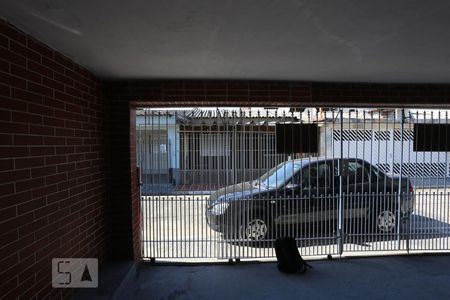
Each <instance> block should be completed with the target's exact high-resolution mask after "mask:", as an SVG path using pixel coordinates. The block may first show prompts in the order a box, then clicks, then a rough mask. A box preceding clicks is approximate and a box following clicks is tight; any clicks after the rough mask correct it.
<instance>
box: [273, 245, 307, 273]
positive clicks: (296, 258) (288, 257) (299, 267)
mask: <svg viewBox="0 0 450 300" xmlns="http://www.w3.org/2000/svg"><path fill="white" fill-rule="evenodd" d="M275 253H276V255H277V260H278V270H280V271H281V272H283V273H297V272H299V273H305V272H306V268H312V267H311V266H310V265H308V264H307V263H306V262H305V261H304V260H303V258H302V257H301V256H300V253H299V252H298V249H297V244H296V242H295V239H294V238H291V237H283V238H278V239H277V240H276V241H275Z"/></svg>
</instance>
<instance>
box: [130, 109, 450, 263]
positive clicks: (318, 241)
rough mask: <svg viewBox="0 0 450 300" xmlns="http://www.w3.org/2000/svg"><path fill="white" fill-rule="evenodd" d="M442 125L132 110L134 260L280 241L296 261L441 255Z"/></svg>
mask: <svg viewBox="0 0 450 300" xmlns="http://www.w3.org/2000/svg"><path fill="white" fill-rule="evenodd" d="M448 124H450V123H449V122H448V111H442V110H408V109H349V108H345V109H344V108H340V109H332V108H320V109H318V108H317V109H316V108H311V109H308V108H307V109H293V108H291V109H289V108H278V109H256V108H242V109H226V108H215V109H206V108H205V109H201V110H200V109H183V110H181V109H178V110H177V109H173V110H157V109H142V110H138V113H137V149H138V165H139V166H140V171H141V175H142V176H141V177H142V181H143V185H142V188H141V195H142V197H141V198H142V201H141V211H142V252H143V257H144V258H164V259H198V260H202V261H208V260H209V259H210V260H215V259H231V258H265V257H267V258H270V257H274V255H275V253H274V250H273V241H274V240H275V239H276V238H278V237H282V236H292V237H295V238H296V240H297V244H298V247H299V250H300V252H301V254H302V255H328V254H343V253H351V252H363V253H368V252H380V251H381V252H383V251H385V252H392V251H405V252H411V251H443V250H450V238H449V236H450V220H449V219H450V211H449V207H450V194H449V193H450V190H448V187H447V185H448V183H449V173H450V161H449V160H448V158H449V157H448V156H449V155H448V150H449V147H448V145H447V143H448V144H450V138H448V137H449V133H450V132H447V131H450V129H449V126H448ZM306 125H307V126H306ZM435 125H438V126H435ZM305 149H306V150H305Z"/></svg>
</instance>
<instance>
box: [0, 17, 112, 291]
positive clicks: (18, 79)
mask: <svg viewBox="0 0 450 300" xmlns="http://www.w3.org/2000/svg"><path fill="white" fill-rule="evenodd" d="M101 92H102V89H101V84H100V82H99V81H98V80H97V79H96V78H95V77H94V76H93V75H92V74H91V73H90V72H89V71H87V70H86V69H84V68H82V67H80V66H78V65H77V64H75V63H73V62H72V61H71V60H70V59H68V58H66V57H65V56H63V55H61V54H60V53H58V52H56V51H54V50H52V49H50V48H49V47H47V46H45V45H44V44H41V43H40V42H38V41H36V40H35V39H33V38H31V37H29V36H27V35H25V34H23V33H22V32H20V31H19V30H17V29H16V28H14V27H12V26H11V25H8V24H7V23H5V22H3V21H0V222H1V223H0V228H1V232H0V295H1V296H5V297H7V298H10V299H12V298H13V297H14V298H15V297H19V296H20V298H23V299H31V298H32V297H33V296H37V297H38V298H43V297H45V296H49V295H51V296H56V297H59V296H62V295H63V294H67V293H68V292H69V291H68V290H61V289H51V259H52V258H53V257H98V258H100V259H102V258H103V257H104V255H105V253H106V252H105V250H106V237H107V235H106V233H105V230H106V214H105V212H106V196H105V195H106V194H105V191H106V189H105V163H104V160H105V157H104V147H105V142H104V129H105V128H104V127H105V125H104V123H105V110H104V103H103V97H102V94H101Z"/></svg>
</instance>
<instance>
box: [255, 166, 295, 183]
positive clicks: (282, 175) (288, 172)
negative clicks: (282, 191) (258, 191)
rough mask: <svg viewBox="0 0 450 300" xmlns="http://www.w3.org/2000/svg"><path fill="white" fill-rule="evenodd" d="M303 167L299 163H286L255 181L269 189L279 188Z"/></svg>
mask: <svg viewBox="0 0 450 300" xmlns="http://www.w3.org/2000/svg"><path fill="white" fill-rule="evenodd" d="M301 167H302V165H301V164H299V163H293V162H284V163H281V164H279V165H278V166H276V167H274V168H273V169H271V170H269V171H268V172H267V173H265V174H264V175H262V176H261V177H260V178H259V179H257V180H256V181H255V184H260V185H262V186H265V187H268V188H278V187H280V186H281V185H283V184H284V183H285V182H286V181H288V180H289V179H290V178H291V177H292V176H293V175H294V174H295V173H297V171H298V170H300V168H301Z"/></svg>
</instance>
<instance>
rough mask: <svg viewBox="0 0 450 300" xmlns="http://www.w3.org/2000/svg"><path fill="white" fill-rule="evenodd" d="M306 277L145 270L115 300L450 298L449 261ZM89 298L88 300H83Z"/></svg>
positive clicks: (342, 267)
mask: <svg viewBox="0 0 450 300" xmlns="http://www.w3.org/2000/svg"><path fill="white" fill-rule="evenodd" d="M310 263H311V265H312V266H313V269H312V270H308V272H307V273H306V274H295V275H286V274H282V273H280V272H279V271H278V270H277V267H276V263H251V264H250V263H240V264H235V265H200V266H195V265H191V266H167V265H166V266H164V265H142V266H140V267H139V268H138V270H137V272H136V273H135V274H134V275H133V276H132V278H130V280H128V284H127V286H126V287H125V288H122V289H121V290H120V292H119V293H116V295H115V297H114V298H117V299H215V300H217V299H232V300H236V299H300V298H302V299H360V298H365V299H450V288H449V283H450V272H449V270H450V256H392V257H369V258H353V259H334V260H331V261H329V260H321V261H311V262H310ZM84 299H86V298H84Z"/></svg>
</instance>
